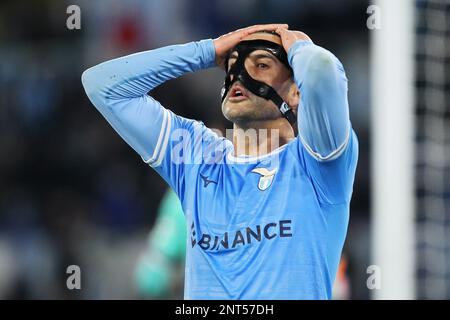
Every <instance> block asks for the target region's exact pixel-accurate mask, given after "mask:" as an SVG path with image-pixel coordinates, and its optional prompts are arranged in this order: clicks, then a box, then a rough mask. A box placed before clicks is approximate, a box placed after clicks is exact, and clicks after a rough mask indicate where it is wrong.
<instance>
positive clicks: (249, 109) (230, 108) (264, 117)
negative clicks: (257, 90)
mask: <svg viewBox="0 0 450 320" xmlns="http://www.w3.org/2000/svg"><path fill="white" fill-rule="evenodd" d="M222 113H223V115H224V116H225V118H226V119H227V120H229V121H231V122H233V123H236V124H239V125H240V126H241V127H247V124H251V123H254V122H258V121H268V120H276V119H278V118H280V116H281V114H280V111H279V110H278V109H277V107H276V106H275V104H274V103H273V102H271V101H270V100H266V99H264V98H261V97H258V96H255V95H249V96H248V97H247V99H245V100H242V101H239V102H235V101H230V100H229V99H228V97H226V98H225V99H224V101H223V103H222Z"/></svg>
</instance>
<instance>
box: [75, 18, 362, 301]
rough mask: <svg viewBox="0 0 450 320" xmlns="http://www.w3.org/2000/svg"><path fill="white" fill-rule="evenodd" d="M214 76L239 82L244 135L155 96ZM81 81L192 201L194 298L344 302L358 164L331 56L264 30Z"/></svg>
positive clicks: (140, 59)
mask: <svg viewBox="0 0 450 320" xmlns="http://www.w3.org/2000/svg"><path fill="white" fill-rule="evenodd" d="M213 66H220V67H222V68H224V69H225V70H226V72H227V74H226V78H225V84H224V88H223V96H222V111H223V114H224V116H225V117H226V118H227V119H229V120H231V121H232V122H233V124H234V127H233V129H234V130H233V136H232V138H231V139H226V138H223V137H219V136H218V135H216V134H215V133H214V132H213V131H212V130H210V129H209V128H207V127H205V125H204V124H203V123H202V122H198V121H195V120H190V119H186V118H183V117H181V116H179V115H176V114H174V113H173V112H171V111H170V110H169V109H167V108H164V107H163V106H162V105H161V104H160V103H159V102H158V101H156V100H155V99H153V98H152V97H151V96H149V95H148V94H147V93H148V92H149V91H151V90H152V89H153V88H155V87H156V86H158V85H159V84H161V83H163V82H164V81H167V80H169V79H173V78H176V77H178V76H181V75H183V74H185V73H188V72H194V71H198V70H201V69H205V68H209V67H213ZM82 82H83V85H84V88H85V90H86V93H87V95H88V97H89V98H90V100H91V101H92V103H93V104H94V105H95V107H96V108H97V109H98V110H99V111H100V113H101V114H102V115H103V116H104V117H105V118H106V119H107V120H108V122H109V123H110V124H111V125H112V127H113V128H114V129H115V130H116V131H117V132H118V134H119V135H120V136H121V137H122V138H123V139H124V140H125V141H126V142H127V143H128V144H129V145H130V146H131V147H132V148H133V149H134V150H135V151H136V152H137V153H138V154H139V155H140V156H141V157H142V159H143V161H145V162H146V163H147V164H149V165H150V166H151V167H153V168H154V169H155V170H156V171H157V172H158V173H159V174H160V175H161V176H162V177H163V178H164V179H165V180H166V181H167V182H168V183H169V185H170V186H171V187H172V188H173V189H174V190H175V192H176V193H177V195H178V197H179V198H180V200H181V203H182V206H183V211H184V213H185V216H186V223H187V228H188V239H187V252H186V269H185V299H330V298H331V296H332V292H331V291H332V285H333V281H334V279H335V275H336V270H337V267H338V264H339V258H340V255H341V251H342V247H343V243H344V240H345V236H346V232H347V226H348V219H349V203H350V199H351V194H352V189H353V180H354V175H355V170H356V163H357V157H358V142H357V138H356V135H355V133H354V131H353V129H352V127H351V123H350V119H349V108H348V100H347V78H346V75H345V72H344V69H343V67H342V64H341V63H340V62H339V60H338V59H337V58H336V57H335V56H334V55H333V54H332V53H330V52H329V51H327V50H325V49H323V48H321V47H320V46H318V45H316V44H314V43H313V42H312V40H311V39H310V38H309V37H308V36H307V35H306V34H304V33H302V32H300V31H292V30H289V29H288V26H287V25H283V24H268V25H256V26H251V27H248V28H244V29H240V30H237V31H234V32H231V33H228V34H226V35H223V36H221V37H219V38H217V39H214V40H212V39H207V40H202V41H198V42H191V43H187V44H184V45H173V46H168V47H163V48H159V49H155V50H150V51H146V52H140V53H136V54H132V55H129V56H125V57H122V58H118V59H114V60H111V61H107V62H104V63H101V64H99V65H97V66H94V67H92V68H90V69H88V70H86V71H85V72H84V73H83V76H82ZM249 131H250V132H253V133H255V135H256V138H255V139H251V135H250V138H249V135H248V134H247V133H248V132H249Z"/></svg>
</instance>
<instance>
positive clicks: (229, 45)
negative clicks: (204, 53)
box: [214, 23, 289, 69]
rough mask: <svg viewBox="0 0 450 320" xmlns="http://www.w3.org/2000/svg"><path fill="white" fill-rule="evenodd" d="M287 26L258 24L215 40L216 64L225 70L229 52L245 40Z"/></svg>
mask: <svg viewBox="0 0 450 320" xmlns="http://www.w3.org/2000/svg"><path fill="white" fill-rule="evenodd" d="M288 27H289V26H288V25H287V24H281V23H274V24H258V25H254V26H250V27H247V28H243V29H238V30H236V31H232V32H230V33H227V34H225V35H223V36H220V37H218V38H217V39H214V47H215V49H216V64H217V65H218V66H219V67H221V68H222V69H225V59H226V57H227V54H228V52H229V51H230V50H231V49H233V48H234V47H235V46H236V45H237V44H238V43H239V42H240V41H241V40H242V39H243V38H245V37H246V36H248V35H249V34H252V33H254V32H258V31H263V30H266V31H275V30H277V29H280V28H283V29H287V28H288Z"/></svg>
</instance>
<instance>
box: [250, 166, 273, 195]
mask: <svg viewBox="0 0 450 320" xmlns="http://www.w3.org/2000/svg"><path fill="white" fill-rule="evenodd" d="M252 172H254V173H257V174H259V175H261V176H260V177H259V181H258V189H259V190H261V191H264V190H267V188H269V187H270V185H271V184H272V181H273V177H274V176H275V173H276V172H277V168H275V169H273V170H269V169H267V168H256V169H253V170H252Z"/></svg>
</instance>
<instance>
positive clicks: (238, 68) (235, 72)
mask: <svg viewBox="0 0 450 320" xmlns="http://www.w3.org/2000/svg"><path fill="white" fill-rule="evenodd" d="M255 50H265V51H268V52H270V53H272V54H273V55H274V56H275V57H277V59H278V60H280V61H281V62H282V63H283V64H284V65H285V66H286V67H287V68H288V69H289V70H292V69H291V67H290V65H289V62H288V60H287V54H286V51H284V48H283V47H282V46H280V45H278V44H276V43H274V42H271V41H267V40H247V41H242V42H240V43H239V44H238V45H237V46H236V47H235V48H234V49H233V50H232V51H231V52H235V51H236V52H237V53H238V57H237V59H236V62H235V63H234V64H233V66H232V67H231V68H230V70H229V71H228V72H227V75H226V77H225V83H224V85H223V88H222V101H223V100H224V99H225V97H226V96H227V94H228V91H229V90H230V88H231V86H232V85H233V83H235V82H236V81H239V82H240V83H242V85H243V86H244V87H245V88H247V89H248V90H249V91H250V92H251V93H253V94H254V95H257V96H258V97H261V98H264V99H266V100H271V101H272V102H273V103H275V105H276V106H277V107H278V109H280V112H281V114H282V115H283V116H284V117H285V118H286V119H287V120H288V121H289V123H290V124H291V126H292V127H293V128H294V132H295V126H294V125H295V123H296V122H297V118H296V116H295V114H294V112H293V111H292V109H291V108H290V107H289V105H288V104H287V103H286V102H285V101H283V99H282V98H281V97H280V96H279V95H278V93H277V92H276V91H275V90H274V89H273V88H272V87H271V86H269V85H267V84H265V83H264V82H261V81H258V80H255V79H253V78H252V77H251V76H250V75H249V74H248V72H247V70H246V69H245V64H244V62H245V59H246V58H247V57H248V56H249V54H250V53H251V52H253V51H255ZM231 52H230V54H231ZM229 58H230V57H229V56H228V58H227V59H226V65H225V68H226V70H228V61H229ZM232 76H233V80H231V77H232Z"/></svg>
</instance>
